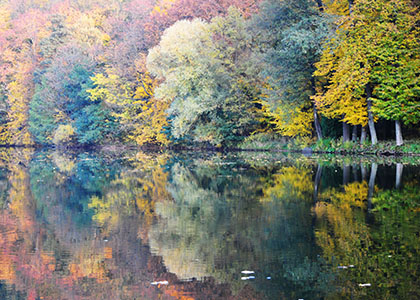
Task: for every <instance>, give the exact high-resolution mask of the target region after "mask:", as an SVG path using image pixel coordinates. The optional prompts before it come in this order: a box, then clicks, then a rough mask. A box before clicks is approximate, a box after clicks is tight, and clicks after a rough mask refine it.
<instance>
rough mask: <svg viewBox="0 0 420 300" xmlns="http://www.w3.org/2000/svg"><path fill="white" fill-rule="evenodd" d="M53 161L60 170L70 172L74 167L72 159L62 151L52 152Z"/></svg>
mask: <svg viewBox="0 0 420 300" xmlns="http://www.w3.org/2000/svg"><path fill="white" fill-rule="evenodd" d="M53 161H54V163H55V165H56V166H57V167H58V168H59V169H60V171H61V172H65V173H70V172H71V171H72V170H73V168H74V167H75V161H74V159H71V158H70V157H68V156H67V155H65V154H64V153H58V152H54V153H53Z"/></svg>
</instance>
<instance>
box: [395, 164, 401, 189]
mask: <svg viewBox="0 0 420 300" xmlns="http://www.w3.org/2000/svg"><path fill="white" fill-rule="evenodd" d="M402 173H403V164H401V163H397V168H396V170H395V188H397V189H399V188H400V187H401V178H402Z"/></svg>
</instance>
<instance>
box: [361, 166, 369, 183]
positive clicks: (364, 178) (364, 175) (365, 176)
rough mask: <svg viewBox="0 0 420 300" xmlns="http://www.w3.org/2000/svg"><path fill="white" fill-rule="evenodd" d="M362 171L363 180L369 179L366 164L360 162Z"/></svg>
mask: <svg viewBox="0 0 420 300" xmlns="http://www.w3.org/2000/svg"><path fill="white" fill-rule="evenodd" d="M360 171H361V173H362V181H366V180H367V170H366V167H365V165H364V164H360Z"/></svg>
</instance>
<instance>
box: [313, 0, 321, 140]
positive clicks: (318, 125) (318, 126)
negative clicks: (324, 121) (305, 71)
mask: <svg viewBox="0 0 420 300" xmlns="http://www.w3.org/2000/svg"><path fill="white" fill-rule="evenodd" d="M319 1H320V3H321V6H322V0H319ZM311 88H312V95H315V94H316V89H315V78H314V77H313V76H312V78H311ZM312 108H313V110H314V126H315V131H316V137H317V138H318V140H321V139H322V138H323V135H322V128H321V122H320V119H319V114H318V109H317V108H316V104H315V101H313V102H312Z"/></svg>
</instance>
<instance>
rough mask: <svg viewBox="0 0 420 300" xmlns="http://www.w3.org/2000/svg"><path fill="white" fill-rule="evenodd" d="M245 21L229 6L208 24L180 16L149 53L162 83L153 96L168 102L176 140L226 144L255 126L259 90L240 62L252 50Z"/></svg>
mask: <svg viewBox="0 0 420 300" xmlns="http://www.w3.org/2000/svg"><path fill="white" fill-rule="evenodd" d="M248 41H249V37H248V33H247V29H246V26H245V20H244V19H243V17H242V16H241V14H240V12H239V11H238V10H235V9H232V10H231V11H230V14H229V15H228V16H227V17H226V18H215V19H213V21H212V22H211V23H207V22H205V21H203V20H199V19H195V20H192V21H188V20H183V21H179V22H177V23H176V24H175V25H173V26H172V27H170V28H169V29H167V30H166V31H165V33H164V35H163V36H162V40H161V42H160V44H159V45H158V46H156V47H155V48H153V49H152V50H151V51H150V52H149V55H148V57H147V67H148V69H149V70H150V71H151V73H152V74H153V75H155V76H157V78H158V79H159V80H162V83H161V84H160V85H159V87H158V88H157V89H156V97H157V98H158V99H162V100H164V101H169V102H170V103H171V104H170V108H169V110H168V113H169V118H170V121H171V133H172V135H173V136H174V137H175V138H176V139H181V138H187V137H188V136H190V137H191V136H192V137H193V139H194V140H195V141H198V142H208V143H210V144H212V145H217V146H226V145H232V144H233V143H235V142H237V141H239V140H241V139H242V137H243V136H246V135H247V134H249V133H250V132H251V131H252V128H253V127H254V126H255V125H256V123H257V122H256V118H255V106H254V103H253V101H254V100H255V95H256V93H258V91H256V90H255V88H254V86H253V83H252V80H251V78H249V77H247V76H245V75H244V74H245V69H244V66H243V64H242V63H241V61H244V60H246V59H247V58H248V57H249V55H250V50H251V49H250V44H249V42H248Z"/></svg>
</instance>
